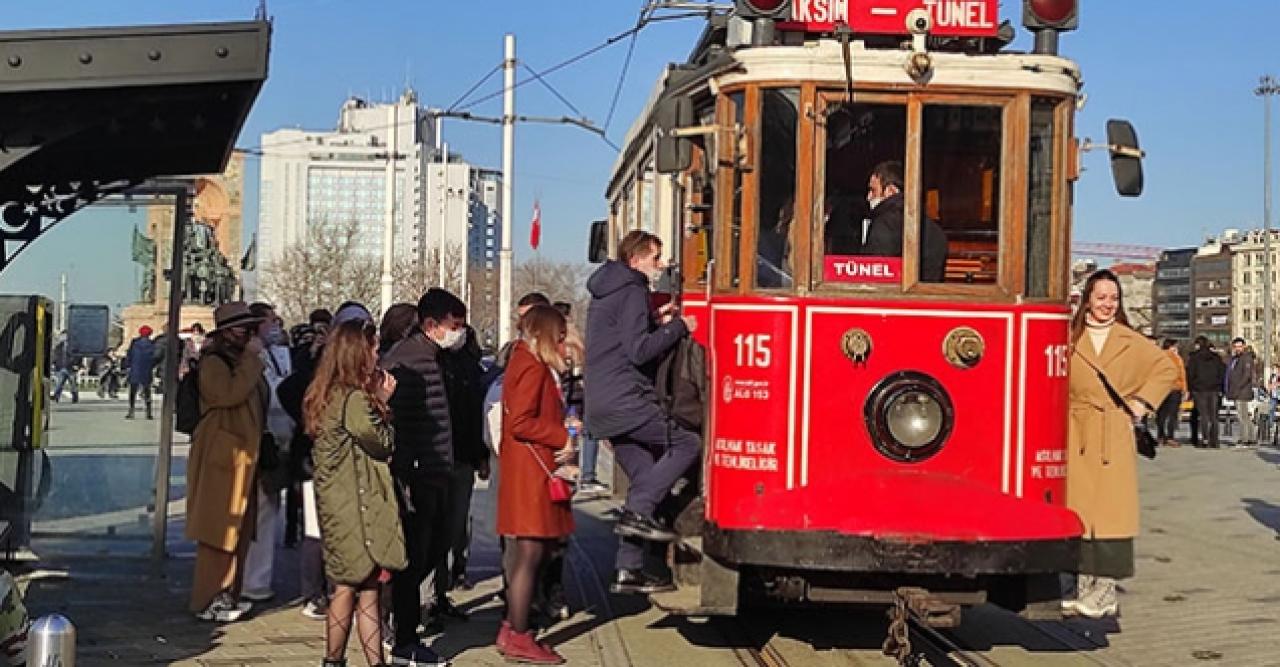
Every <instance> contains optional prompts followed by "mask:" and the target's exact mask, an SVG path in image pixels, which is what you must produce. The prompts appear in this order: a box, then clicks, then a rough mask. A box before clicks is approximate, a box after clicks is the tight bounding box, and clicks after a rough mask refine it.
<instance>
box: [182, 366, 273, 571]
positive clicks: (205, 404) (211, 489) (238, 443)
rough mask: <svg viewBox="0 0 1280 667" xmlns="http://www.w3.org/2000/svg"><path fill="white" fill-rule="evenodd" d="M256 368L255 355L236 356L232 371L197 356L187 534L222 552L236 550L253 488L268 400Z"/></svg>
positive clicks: (188, 481)
mask: <svg viewBox="0 0 1280 667" xmlns="http://www.w3.org/2000/svg"><path fill="white" fill-rule="evenodd" d="M262 371H263V366H262V359H260V358H259V357H258V355H256V354H242V355H241V357H240V361H239V362H238V363H237V364H236V366H235V368H234V369H232V368H231V367H229V366H228V365H227V362H226V361H224V360H223V359H222V358H221V357H219V356H217V355H215V354H205V355H203V356H201V358H200V366H199V372H200V378H199V379H200V382H199V385H200V411H201V413H202V414H203V416H202V417H201V418H200V423H199V424H198V425H197V426H196V431H195V433H193V434H192V445H191V455H190V460H188V462H187V537H188V538H189V539H192V540H195V541H197V542H200V543H202V544H206V545H208V546H210V547H213V548H215V549H220V550H222V551H235V550H236V545H237V544H238V543H239V541H240V532H241V530H242V527H243V524H244V517H245V512H246V511H247V510H248V506H249V495H250V492H251V491H253V481H254V473H255V472H256V470H257V465H258V446H259V444H261V441H262V430H263V424H264V413H265V412H266V405H267V398H268V393H267V392H268V389H267V382H266V380H265V379H264V378H263V375H262ZM252 529H253V528H252V526H250V527H249V530H252Z"/></svg>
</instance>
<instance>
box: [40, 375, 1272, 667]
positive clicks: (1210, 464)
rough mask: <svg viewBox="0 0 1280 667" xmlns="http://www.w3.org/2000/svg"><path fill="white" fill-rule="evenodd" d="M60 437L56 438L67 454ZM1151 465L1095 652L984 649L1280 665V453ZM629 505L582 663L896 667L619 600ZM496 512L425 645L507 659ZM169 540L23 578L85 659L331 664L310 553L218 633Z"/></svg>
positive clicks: (1010, 639) (127, 444) (176, 523)
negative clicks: (468, 586) (72, 635)
mask: <svg viewBox="0 0 1280 667" xmlns="http://www.w3.org/2000/svg"><path fill="white" fill-rule="evenodd" d="M81 405H82V406H83V405H84V401H83V400H82V403H81ZM82 409H83V411H84V412H85V415H84V416H83V419H86V420H90V421H91V422H92V423H95V424H104V423H107V420H106V419H105V418H104V417H103V413H102V412H101V411H100V410H98V409H93V408H92V406H89V407H87V408H82ZM102 409H106V408H102ZM111 409H113V410H114V409H116V408H115V407H113V408H111ZM64 410H65V411H66V412H67V413H68V414H66V415H65V416H64V418H65V419H66V420H68V421H69V420H71V419H72V417H71V415H70V414H69V413H70V409H69V408H64ZM116 420H120V418H119V417H118V416H113V417H112V419H111V420H110V422H111V426H110V429H112V430H113V431H112V432H113V433H114V432H115V431H117V430H120V429H143V428H147V426H146V422H139V423H138V425H128V424H124V423H123V420H120V424H119V425H117V424H116V423H115V422H116ZM63 423H64V424H65V423H67V422H65V421H64V422H63ZM150 428H154V425H153V426H151V427H150ZM99 430H101V429H99ZM117 435H118V437H114V440H113V443H108V444H104V445H102V446H101V447H97V448H95V447H90V446H89V445H87V444H85V443H80V444H78V445H75V449H74V450H73V451H74V455H73V454H72V453H71V451H68V452H64V453H62V454H59V453H58V452H57V451H54V452H53V453H54V463H55V466H56V465H57V464H58V463H59V460H60V459H63V458H66V457H70V456H74V457H76V458H80V457H85V456H90V455H92V454H95V453H98V452H101V454H102V456H103V458H102V459H98V460H97V461H98V462H102V461H107V460H110V459H112V458H113V457H112V455H111V452H112V451H113V450H115V449H116V448H127V451H132V450H133V448H137V447H139V446H140V445H139V444H138V443H140V442H143V435H141V430H139V434H135V435H136V437H132V436H130V437H125V435H124V434H117ZM57 446H58V441H57V440H55V450H56V449H57ZM114 458H119V457H114ZM606 460H607V459H606ZM95 465H96V463H95ZM175 470H180V468H177V467H176V468H175ZM175 474H176V473H175ZM1140 475H1141V484H1142V496H1141V498H1142V501H1141V502H1142V535H1141V537H1140V539H1139V540H1138V543H1137V558H1138V572H1137V577H1136V578H1134V579H1132V580H1130V581H1127V582H1125V583H1124V588H1123V591H1122V593H1121V617H1120V618H1119V619H1117V620H1115V621H1107V622H1092V621H1086V620H1071V621H1068V622H1066V623H1063V624H1054V628H1053V631H1054V633H1055V634H1058V635H1061V634H1063V633H1067V634H1070V635H1071V636H1072V637H1073V638H1075V639H1076V640H1078V641H1076V642H1075V643H1076V645H1077V647H1084V648H1085V650H1084V651H1083V652H1080V653H1074V652H1072V651H1069V650H1066V649H1064V648H1062V647H1060V646H1054V645H1052V643H1051V642H1050V643H1048V644H1046V643H1044V642H1037V641H1031V640H1028V639H1027V638H1026V637H1027V634H1026V631H1025V630H1021V631H1015V630H1013V629H1010V628H1009V627H1004V624H1006V623H1012V621H1011V620H1010V617H1009V616H1007V615H1006V616H1002V615H999V614H993V613H990V612H989V611H987V612H982V613H974V614H971V615H970V616H969V617H968V619H969V620H967V621H966V625H978V626H981V627H971V628H970V630H971V631H970V632H967V633H966V634H967V635H968V636H974V635H980V636H981V638H982V639H981V641H982V645H981V646H977V647H975V649H977V650H978V651H979V652H980V653H982V654H983V655H985V656H987V657H988V658H989V659H990V660H991V661H992V662H994V663H996V664H1001V665H1020V664H1022V665H1042V664H1043V665H1059V664H1062V665H1066V664H1099V663H1101V664H1113V665H1125V664H1128V665H1143V666H1147V665H1187V664H1196V663H1199V662H1202V661H1209V662H1213V663H1216V664H1222V665H1246V666H1247V665H1276V664H1280V658H1277V657H1276V654H1275V650H1274V641H1273V638H1272V636H1273V635H1274V633H1275V632H1276V631H1277V629H1280V604H1278V603H1280V559H1277V555H1278V554H1280V541H1277V540H1278V539H1280V450H1275V449H1270V448H1261V449H1223V450H1200V449H1193V448H1190V447H1183V448H1180V449H1163V450H1162V451H1161V452H1160V456H1159V457H1158V458H1157V459H1156V460H1155V461H1142V462H1141V465H1140ZM614 506H615V505H614V503H613V502H612V501H611V500H593V501H588V502H581V503H576V504H575V510H576V516H577V521H578V532H577V534H576V535H575V538H574V541H573V544H572V546H571V549H570V553H569V567H568V568H567V570H568V571H567V574H566V583H567V585H568V587H569V593H570V599H571V602H572V603H573V607H574V609H575V611H576V613H575V614H574V616H573V617H572V618H570V619H568V620H567V621H562V622H560V623H559V624H557V625H555V626H553V627H552V628H550V630H549V633H548V637H549V639H550V640H551V641H552V642H553V643H555V644H557V645H558V647H559V649H560V650H561V652H562V653H564V654H565V656H566V657H568V658H569V662H570V664H573V665H605V666H608V667H617V666H625V665H663V664H699V665H700V667H719V666H720V665H726V666H731V665H741V664H745V663H744V661H743V655H744V653H743V651H744V646H745V647H746V648H747V649H751V650H755V649H759V648H761V647H760V646H758V645H754V646H753V642H754V643H755V644H759V643H760V640H759V639H758V633H757V631H758V630H759V627H760V626H761V625H765V626H767V627H766V630H767V632H766V634H767V635H769V636H770V637H775V635H776V637H775V639H766V640H764V641H775V640H776V643H777V645H778V646H780V647H781V650H782V651H783V652H784V653H787V654H788V655H789V656H790V657H789V658H788V659H787V661H786V663H785V664H793V665H794V664H812V665H825V664H846V665H847V664H859V665H888V664H893V663H892V661H889V660H888V659H887V658H884V657H883V656H880V655H879V642H880V641H881V640H883V638H884V634H883V629H884V627H883V622H882V616H881V615H880V614H879V613H875V614H850V615H843V614H821V615H818V616H804V617H803V618H802V617H800V616H798V615H793V616H794V618H787V617H784V618H782V619H781V620H778V621H777V622H776V626H770V625H769V623H772V622H773V621H766V622H765V623H763V624H762V623H756V624H755V628H754V629H752V630H750V631H749V632H746V633H743V632H739V631H737V630H734V629H733V626H729V625H725V624H724V623H722V622H708V621H702V620H699V619H680V618H674V617H668V616H667V615H666V614H664V613H663V612H661V611H660V610H657V609H656V608H653V607H651V606H650V605H649V604H648V602H647V601H646V600H644V599H642V598H636V597H628V596H613V595H609V594H608V593H607V588H608V580H609V577H610V575H611V574H612V555H613V551H614V548H615V545H616V541H615V538H614V537H613V535H612V532H611V528H612V524H611V523H610V521H609V513H610V512H611V511H612V510H613V509H614ZM493 507H494V493H493V491H492V490H489V489H478V490H477V493H476V499H475V505H474V517H475V526H474V534H475V540H474V543H473V552H472V559H471V566H470V577H471V579H472V581H474V582H476V586H475V588H474V589H473V590H470V591H465V592H461V591H460V592H455V593H454V594H452V597H453V599H454V601H455V603H456V604H458V605H459V606H461V607H462V608H464V609H466V610H468V611H470V612H471V613H472V616H471V619H470V620H469V621H467V622H450V623H446V625H445V627H444V632H443V634H433V635H428V636H427V638H426V640H427V641H428V642H429V643H430V644H432V645H433V646H434V647H435V648H436V649H437V650H438V651H439V652H441V653H442V654H444V655H446V656H449V657H451V658H453V659H454V664H460V665H498V664H504V663H503V662H502V659H501V657H500V656H498V654H497V653H496V651H494V649H493V648H492V645H491V643H492V639H493V637H494V634H495V633H496V631H497V627H498V623H499V621H500V614H501V606H500V602H499V601H498V600H497V599H496V592H497V589H498V587H499V585H500V579H499V577H498V552H497V543H496V540H495V539H494V537H493V532H492V525H493V523H492V521H493ZM172 511H173V508H172V507H171V513H172ZM125 514H127V512H125ZM113 516H114V515H113ZM108 518H110V516H108ZM90 523H91V524H92V522H90ZM137 523H140V522H137ZM93 525H96V524H93ZM144 532H145V531H144ZM170 535H171V541H170V544H171V547H170V553H171V557H170V558H169V559H168V560H167V561H166V562H165V563H164V564H163V565H162V566H159V567H156V566H154V565H153V564H152V562H151V561H150V560H149V559H147V558H145V548H142V549H138V550H137V552H136V553H128V552H127V550H121V549H118V548H117V545H118V544H119V543H121V541H127V540H128V539H133V540H134V542H129V543H130V544H139V545H141V546H143V547H145V546H146V545H145V544H144V543H142V542H140V541H138V539H137V537H136V536H134V537H132V538H131V537H130V536H129V535H128V534H127V531H120V532H116V533H114V534H113V535H100V534H99V535H93V536H87V535H83V534H77V535H53V534H49V533H44V534H40V533H38V535H37V541H36V544H35V545H34V546H35V547H36V551H37V552H38V553H40V555H41V561H40V562H39V563H36V564H28V565H24V566H23V567H24V568H25V569H24V570H22V571H21V572H22V582H23V584H24V585H25V589H26V602H27V605H28V607H29V608H30V610H31V613H32V615H33V616H38V615H40V614H44V613H48V612H52V611H57V612H60V613H63V614H65V615H66V616H68V617H69V618H70V619H71V620H72V621H73V622H74V623H75V624H76V626H77V628H78V631H79V636H80V641H79V662H80V664H88V665H107V664H120V665H145V664H176V665H204V666H230V665H264V664H270V665H315V664H318V663H319V658H320V656H321V654H322V651H323V646H324V644H323V632H324V623H323V622H321V621H314V620H310V619H307V618H305V617H303V616H302V615H301V613H300V607H299V601H298V600H296V599H295V598H296V597H297V590H298V587H297V580H298V577H297V572H298V571H297V563H296V558H297V551H296V550H293V549H286V548H279V549H278V550H277V559H276V560H277V571H276V576H275V590H276V593H277V595H276V598H275V599H274V600H273V601H271V602H269V603H266V604H262V605H258V606H257V607H256V608H255V610H254V613H253V615H252V616H251V617H250V618H249V619H248V620H246V621H243V622H240V623H235V624H229V625H222V626H218V625H214V624H210V623H205V622H200V621H196V620H195V619H194V618H193V617H192V616H191V615H190V614H189V613H187V612H186V598H187V591H188V590H189V589H188V582H189V579H190V573H191V568H192V560H191V557H190V549H189V548H187V547H184V545H183V543H182V540H181V524H180V517H179V516H178V515H176V514H175V516H174V518H173V520H171V523H170ZM774 618H778V617H774ZM732 623H736V622H732ZM727 628H728V629H727ZM1046 634H1047V633H1046ZM744 637H747V638H746V639H744ZM1041 639H1043V637H1041ZM797 656H798V657H797ZM350 657H351V660H352V664H363V659H362V658H360V657H359V656H358V654H357V653H356V646H355V642H354V641H353V642H352V646H351V651H350ZM750 664H755V663H750Z"/></svg>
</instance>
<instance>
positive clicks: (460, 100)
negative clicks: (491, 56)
mask: <svg viewBox="0 0 1280 667" xmlns="http://www.w3.org/2000/svg"><path fill="white" fill-rule="evenodd" d="M501 70H502V63H498V64H497V65H494V66H493V69H491V70H489V73H488V74H485V75H484V78H482V79H480V80H479V81H477V82H476V83H475V85H473V86H471V87H470V88H468V89H467V92H465V93H463V94H462V96H461V97H459V98H458V99H456V100H454V102H453V104H450V105H449V106H448V107H446V108H445V111H453V110H454V109H455V108H457V106H458V105H459V104H462V103H463V102H465V101H466V100H467V98H468V97H471V94H472V93H474V92H476V90H477V89H479V88H480V86H483V85H484V84H485V83H487V82H488V81H489V79H491V78H493V75H494V74H497V73H498V72H499V71H501Z"/></svg>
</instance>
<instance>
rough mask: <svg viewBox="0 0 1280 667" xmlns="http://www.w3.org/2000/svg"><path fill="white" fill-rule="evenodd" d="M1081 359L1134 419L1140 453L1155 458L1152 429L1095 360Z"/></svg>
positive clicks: (1134, 438) (1134, 434)
mask: <svg viewBox="0 0 1280 667" xmlns="http://www.w3.org/2000/svg"><path fill="white" fill-rule="evenodd" d="M1080 361H1083V362H1084V363H1086V364H1088V366H1089V368H1092V369H1093V370H1094V372H1096V373H1097V374H1098V379H1099V380H1100V381H1102V387H1103V388H1104V389H1106V390H1107V395H1108V396H1110V397H1111V401H1112V402H1114V403H1115V404H1116V405H1118V406H1120V408H1121V409H1122V410H1124V412H1125V414H1127V415H1129V417H1130V418H1131V419H1133V420H1134V421H1133V441H1134V443H1136V444H1137V447H1138V453H1139V454H1141V455H1142V456H1143V457H1145V458H1148V459H1154V458H1155V457H1156V438H1155V436H1153V435H1151V431H1149V430H1147V425H1146V424H1144V423H1143V422H1142V421H1141V420H1139V419H1138V416H1137V415H1135V414H1133V410H1132V409H1131V408H1130V407H1129V404H1128V403H1126V402H1125V401H1124V398H1122V397H1121V396H1120V392H1118V391H1116V388H1115V387H1113V386H1111V382H1110V381H1109V380H1107V375H1106V373H1103V372H1102V369H1101V368H1098V367H1097V366H1095V365H1093V362H1091V361H1089V360H1088V359H1085V358H1084V357H1080Z"/></svg>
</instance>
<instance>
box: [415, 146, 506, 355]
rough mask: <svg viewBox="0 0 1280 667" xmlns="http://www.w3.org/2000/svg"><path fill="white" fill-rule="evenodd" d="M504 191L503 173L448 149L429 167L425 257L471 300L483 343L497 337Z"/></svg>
mask: <svg viewBox="0 0 1280 667" xmlns="http://www.w3.org/2000/svg"><path fill="white" fill-rule="evenodd" d="M501 191H502V175H501V173H500V172H497V171H493V170H489V169H481V168H479V167H474V166H472V165H470V164H468V163H466V162H465V161H463V160H462V158H461V156H458V155H450V154H449V152H448V150H447V149H446V150H445V151H443V152H442V153H441V155H440V159H439V160H437V161H435V162H432V163H431V164H429V165H427V169H426V181H425V188H424V194H423V200H424V203H425V207H426V218H427V221H428V223H427V225H426V238H425V239H424V247H425V248H426V249H427V250H426V254H425V259H426V262H427V263H428V265H429V266H430V267H432V268H434V270H435V271H437V272H438V273H439V276H440V277H439V280H438V282H440V284H442V285H444V286H445V287H446V288H448V289H451V290H454V291H456V292H457V293H458V295H459V296H461V297H462V298H463V300H464V301H466V302H467V308H468V311H469V313H470V319H471V322H472V324H473V326H475V328H476V330H477V332H478V333H479V335H480V342H481V343H486V342H491V341H490V340H489V338H492V339H494V340H496V337H497V331H496V326H497V313H498V247H499V246H500V245H501V236H502V217H501V208H500V205H501V202H500V197H501ZM436 248H441V249H442V250H440V251H437V250H436ZM487 337H488V338H487Z"/></svg>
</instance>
